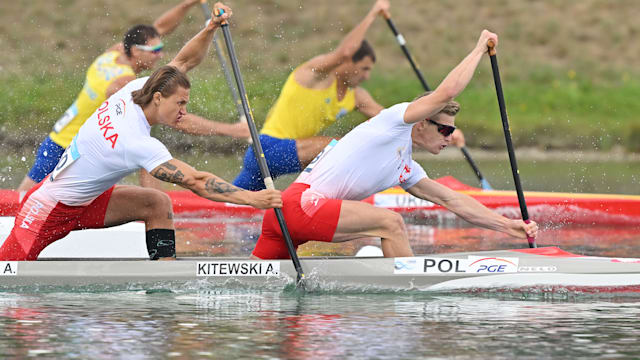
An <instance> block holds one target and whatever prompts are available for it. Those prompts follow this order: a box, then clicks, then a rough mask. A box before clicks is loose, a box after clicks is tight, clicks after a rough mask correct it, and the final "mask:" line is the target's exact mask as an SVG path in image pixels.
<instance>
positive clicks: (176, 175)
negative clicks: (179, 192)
mask: <svg viewBox="0 0 640 360" xmlns="http://www.w3.org/2000/svg"><path fill="white" fill-rule="evenodd" d="M151 175H153V176H154V177H155V178H156V179H158V180H162V181H166V182H170V183H173V184H178V185H182V181H183V180H184V174H183V173H182V171H180V170H179V169H178V167H177V166H175V165H173V164H171V160H169V161H167V162H165V163H163V164H162V165H160V166H158V167H157V168H155V169H153V172H151Z"/></svg>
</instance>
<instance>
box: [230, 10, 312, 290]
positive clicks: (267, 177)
mask: <svg viewBox="0 0 640 360" xmlns="http://www.w3.org/2000/svg"><path fill="white" fill-rule="evenodd" d="M222 33H223V35H224V41H225V43H226V44H227V54H229V58H230V60H231V67H232V68H233V75H234V76H235V79H236V85H237V86H238V92H239V93H240V100H241V101H242V108H243V110H244V115H245V116H246V118H247V123H248V124H249V132H250V133H251V139H252V140H253V143H252V144H251V146H253V152H254V154H255V156H256V160H257V161H258V165H259V166H260V173H261V174H262V178H263V179H264V183H265V186H266V187H267V189H273V188H274V186H273V180H272V179H271V173H270V172H269V167H267V161H266V160H265V157H264V153H263V151H262V145H261V144H260V137H259V136H258V130H257V129H256V124H255V123H254V121H253V114H252V113H251V109H249V98H248V97H247V91H246V90H245V88H244V81H243V80H242V74H241V73H240V67H239V66H238V58H237V57H236V53H235V50H234V49H233V40H232V39H231V32H230V31H229V24H227V23H226V22H225V23H224V24H222ZM274 210H275V213H276V218H277V219H278V223H279V224H280V230H282V235H284V240H285V243H286V244H287V251H288V252H289V256H291V260H292V261H293V266H294V267H295V269H296V272H297V273H298V275H297V281H296V284H297V285H300V284H301V282H302V280H303V279H304V272H303V271H302V265H301V264H300V259H298V254H297V253H296V249H295V247H294V246H293V241H292V240H291V235H290V234H289V229H288V228H287V223H286V222H285V220H284V214H283V213H282V209H278V208H275V209H274Z"/></svg>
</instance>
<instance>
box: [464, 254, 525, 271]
mask: <svg viewBox="0 0 640 360" xmlns="http://www.w3.org/2000/svg"><path fill="white" fill-rule="evenodd" d="M468 261H469V267H468V268H467V272H470V273H490V274H493V273H514V272H518V258H502V257H483V256H469V257H468Z"/></svg>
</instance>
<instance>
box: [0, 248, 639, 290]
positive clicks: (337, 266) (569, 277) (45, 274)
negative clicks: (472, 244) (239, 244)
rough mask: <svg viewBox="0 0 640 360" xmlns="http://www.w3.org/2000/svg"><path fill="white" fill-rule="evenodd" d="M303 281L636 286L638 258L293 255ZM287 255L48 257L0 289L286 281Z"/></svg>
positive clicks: (379, 285)
mask: <svg viewBox="0 0 640 360" xmlns="http://www.w3.org/2000/svg"><path fill="white" fill-rule="evenodd" d="M301 263H302V267H303V269H304V271H305V276H306V282H307V283H308V284H313V286H314V287H318V288H331V289H335V288H340V289H360V290H362V291H367V290H374V289H375V290H392V291H397V290H419V291H475V290H481V289H520V288H525V287H543V288H545V287H546V288H558V287H561V288H565V289H570V290H575V291H586V292H603V293H618V292H620V293H629V292H634V293H637V292H640V259H630V258H601V257H589V256H580V255H575V254H571V253H568V252H565V251H563V250H561V249H559V248H556V247H546V248H539V249H521V250H500V251H484V252H467V253H449V254H434V255H421V256H416V257H412V258H379V257H378V258H366V257H332V258H327V257H314V258H301ZM295 278H296V272H295V270H294V268H293V266H292V264H291V261H289V260H275V261H268V260H264V261H253V260H248V259H246V258H180V259H177V260H176V261H149V260H142V259H140V260H131V259H123V260H118V259H99V260H96V259H92V260H86V259H73V260H70V259H65V260H60V259H49V260H46V261H25V262H0V288H4V289H10V288H13V287H16V286H28V287H29V286H30V287H33V286H35V287H38V288H40V287H43V286H65V287H72V288H74V287H77V286H87V285H126V284H137V285H141V284H151V285H154V286H155V285H161V284H170V283H189V284H191V285H193V286H200V287H202V286H205V287H211V288H224V287H225V286H229V285H232V286H236V287H237V286H241V287H244V286H247V287H249V288H257V289H260V288H265V289H269V288H273V287H274V286H275V287H276V288H278V287H280V288H281V287H282V286H287V285H290V284H292V283H293V282H294V279H295Z"/></svg>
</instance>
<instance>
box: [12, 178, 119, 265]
mask: <svg viewBox="0 0 640 360" xmlns="http://www.w3.org/2000/svg"><path fill="white" fill-rule="evenodd" d="M48 180H49V178H48V177H46V178H45V179H44V180H42V181H41V182H40V183H39V184H38V185H36V186H35V187H34V188H33V189H31V190H30V191H29V192H28V193H27V194H26V195H25V197H24V199H23V200H22V203H21V204H20V210H19V211H18V215H16V219H15V222H14V225H13V229H12V230H11V234H9V237H8V238H7V239H6V240H5V241H4V243H3V244H2V247H0V260H2V261H9V260H11V261H20V260H36V259H37V258H38V255H39V254H40V252H41V251H42V250H43V249H44V248H45V247H47V246H48V245H49V244H51V243H53V242H54V241H56V240H59V239H61V238H63V237H65V236H67V234H69V233H70V232H71V231H72V230H81V229H95V228H103V227H104V216H105V214H106V212H107V205H109V199H110V198H111V193H112V192H113V189H114V186H112V187H111V188H110V189H109V190H107V191H105V192H104V193H102V194H101V195H100V196H98V197H97V198H96V199H95V200H93V202H91V204H89V205H86V206H68V205H65V204H62V203H60V202H55V201H53V200H50V197H48V196H47V195H46V194H43V193H42V192H38V189H40V187H41V186H42V184H43V182H45V181H48Z"/></svg>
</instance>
